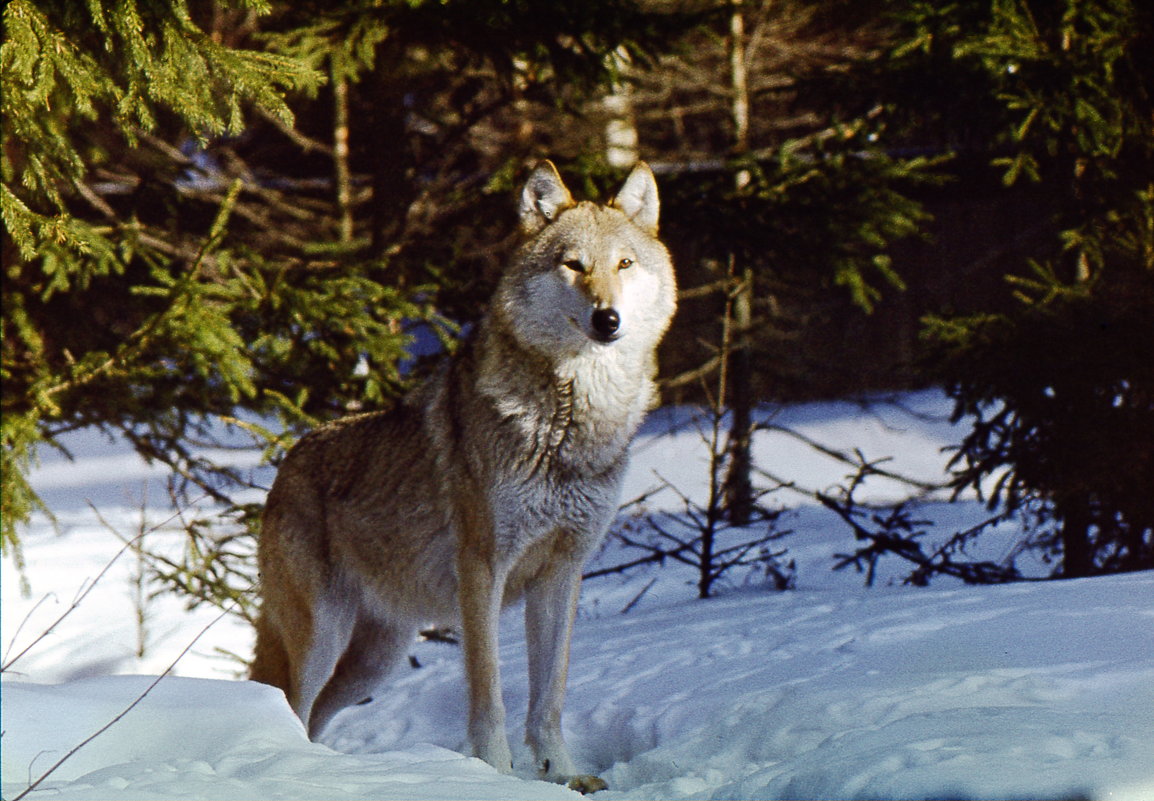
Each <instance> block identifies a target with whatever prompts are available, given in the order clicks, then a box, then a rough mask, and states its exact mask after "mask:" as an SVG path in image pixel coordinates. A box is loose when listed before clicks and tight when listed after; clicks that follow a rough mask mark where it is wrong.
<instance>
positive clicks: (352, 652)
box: [309, 614, 416, 739]
mask: <svg viewBox="0 0 1154 801" xmlns="http://www.w3.org/2000/svg"><path fill="white" fill-rule="evenodd" d="M415 637H416V629H415V628H414V627H413V626H410V625H406V624H398V623H392V622H389V623H386V622H383V621H380V620H377V619H374V618H370V617H366V616H365V615H363V614H362V615H361V616H359V617H358V618H357V622H356V625H355V626H354V627H353V633H352V637H351V639H350V640H349V643H348V647H347V648H346V649H345V652H344V654H343V655H342V656H341V659H340V661H339V662H338V663H337V666H336V670H334V671H333V674H332V677H331V678H330V679H329V680H328V683H327V684H325V687H324V690H322V691H321V694H320V695H319V696H318V697H317V700H316V703H315V704H314V705H313V710H312V717H311V718H310V719H309V737H310V738H312V739H316V737H317V735H319V734H320V733H321V732H322V731H323V730H324V727H325V726H326V725H327V724H328V722H329V721H330V720H332V719H333V716H335V715H336V714H337V712H339V711H341V710H342V709H344V708H345V707H346V706H351V705H353V704H356V703H360V702H361V701H364V700H365V699H366V698H369V697H370V696H371V695H372V693H373V691H374V690H375V689H376V688H377V686H378V685H379V684H380V683H381V682H382V681H384V680H385V679H386V678H387V677H388V675H389V674H390V673H392V671H393V670H394V669H395V668H396V667H397V665H399V664H400V663H401V662H402V661H403V660H404V658H405V656H406V654H407V649H408V647H409V645H411V644H412V642H413V639H414V638H415Z"/></svg>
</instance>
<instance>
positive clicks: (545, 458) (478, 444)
mask: <svg viewBox="0 0 1154 801" xmlns="http://www.w3.org/2000/svg"><path fill="white" fill-rule="evenodd" d="M657 218H658V198H657V185H656V183H655V181H654V179H653V174H652V172H651V171H650V170H649V168H648V167H647V166H645V165H644V164H640V165H638V166H637V167H636V168H635V169H634V170H633V172H632V173H631V174H630V175H629V177H628V178H627V180H626V181H625V184H624V186H623V187H622V189H621V191H620V192H619V193H618V194H617V196H616V197H615V198H614V199H613V200H612V201H611V202H610V203H608V204H605V205H598V204H594V203H590V202H581V203H576V202H574V201H573V198H572V197H571V196H570V194H569V191H568V190H567V189H566V188H565V185H564V184H563V183H562V181H561V178H560V176H559V175H558V174H557V171H556V169H555V168H554V167H553V165H552V164H550V163H549V162H544V163H542V164H541V165H539V166H538V167H537V168H536V169H535V170H534V171H533V173H532V174H531V175H530V177H529V179H528V181H527V183H526V185H525V188H524V190H523V192H522V196H521V202H520V222H521V229H522V232H523V234H524V242H523V244H522V245H521V246H520V248H519V249H518V251H517V252H516V254H515V256H514V257H513V258H512V260H511V263H510V265H509V266H508V269H507V270H506V271H505V273H504V275H503V276H502V278H501V279H500V281H499V283H498V286H497V289H496V292H495V295H494V297H493V299H492V303H491V305H490V308H489V311H488V314H487V316H486V317H485V318H484V319H483V321H482V322H481V323H480V324H479V326H478V328H477V331H476V333H475V336H473V337H472V338H471V339H470V340H469V341H468V342H466V343H465V344H464V345H462V349H461V350H460V351H459V352H458V353H457V354H456V356H455V357H454V358H452V359H449V360H447V361H446V363H445V364H444V365H443V366H442V368H441V370H440V371H439V372H438V373H437V374H435V375H434V376H433V377H432V378H431V379H430V380H429V381H427V382H426V383H425V385H424V386H423V387H421V388H420V389H418V390H417V391H415V392H414V393H413V395H412V396H410V397H408V398H407V399H405V400H404V401H403V402H402V403H401V404H399V405H398V407H397V408H395V409H393V410H390V411H388V412H384V413H377V414H367V415H361V416H357V417H351V418H348V419H345V420H340V421H337V422H335V423H333V424H330V425H327V426H324V427H322V428H319V429H317V430H316V431H314V432H312V433H311V434H309V435H308V436H306V437H304V438H302V439H301V440H300V442H298V443H297V445H296V446H295V447H294V448H293V449H292V450H291V451H290V453H289V454H288V456H287V457H286V459H285V461H284V463H283V465H282V466H281V468H280V472H279V474H278V476H277V478H276V481H275V483H274V485H273V488H272V491H271V492H270V493H269V496H268V503H267V507H266V509H265V513H264V519H263V530H262V533H261V538H260V547H259V563H260V571H261V582H262V590H261V592H262V596H263V600H262V607H261V614H260V617H259V620H258V624H257V641H256V656H255V659H254V662H253V665H252V678H253V679H255V680H257V681H261V682H265V683H267V684H272V685H275V686H277V687H280V688H282V689H283V690H284V691H285V693H286V695H287V697H288V700H289V703H290V704H291V705H292V707H293V709H294V710H295V711H296V713H297V715H299V716H300V718H301V720H302V721H304V722H305V724H306V725H307V727H308V731H309V735H310V737H315V736H317V735H318V734H319V733H320V732H321V730H322V729H323V728H324V726H325V724H326V723H328V722H329V720H330V719H331V718H332V717H333V715H334V714H336V712H338V711H339V710H340V709H341V708H343V707H345V706H348V705H350V704H353V703H356V702H358V701H361V700H363V699H365V698H366V697H368V696H370V694H371V693H372V692H373V691H374V689H375V688H376V687H377V685H378V684H379V683H380V682H381V681H382V680H383V679H384V678H385V677H386V676H387V674H388V673H389V672H390V670H391V669H392V668H394V667H395V666H396V665H397V664H398V663H400V662H402V661H403V660H404V658H405V656H406V651H407V648H408V646H409V645H410V644H411V642H412V640H413V638H414V636H415V634H416V632H417V630H418V628H419V627H420V626H423V625H426V624H444V625H454V626H459V627H460V629H461V631H462V635H463V646H464V659H465V672H466V678H467V682H468V691H469V706H470V708H469V721H468V736H469V741H470V743H471V746H472V749H473V752H474V754H475V755H476V756H478V757H480V758H481V759H484V760H485V761H486V762H488V763H489V764H491V765H493V766H494V767H496V768H497V769H498V770H501V771H506V772H508V771H511V770H512V760H511V752H510V749H509V743H508V740H507V737H506V731H505V709H504V706H503V704H502V700H501V684H500V675H499V665H498V658H497V619H498V615H499V613H500V611H501V608H502V607H503V606H504V605H507V604H509V603H512V602H514V601H516V600H518V599H521V598H524V600H525V627H526V641H527V644H528V652H529V653H528V656H529V692H530V701H529V713H528V718H527V721H526V742H527V743H528V745H529V746H530V748H531V750H532V752H533V755H534V759H535V762H536V767H537V769H538V771H539V773H540V775H541V776H543V777H545V778H548V779H551V780H554V781H559V782H570V783H571V784H573V786H578V787H583V788H585V789H591V788H595V787H599V786H604V783H603V782H601V780H600V779H597V778H596V777H580V776H579V775H578V773H577V770H576V768H575V766H574V764H573V760H572V759H571V757H570V755H569V752H568V749H567V748H566V746H565V743H564V740H563V739H562V735H561V709H562V704H563V698H564V693H565V680H566V672H567V669H568V656H569V639H570V634H571V632H572V626H573V617H574V612H575V610H576V606H577V596H578V591H579V585H580V581H581V568H582V565H583V563H584V562H585V560H586V558H587V557H588V556H589V555H590V553H591V552H592V551H593V550H594V549H595V548H596V547H597V546H598V545H599V544H600V543H601V541H602V539H603V538H604V536H605V532H606V529H607V528H608V526H609V524H610V522H611V521H612V519H613V517H614V515H615V513H616V510H617V507H618V504H619V495H620V487H621V480H622V475H623V473H624V471H625V466H626V456H627V454H626V451H627V448H628V446H629V443H630V441H631V439H632V438H633V435H634V434H635V432H636V431H637V427H638V425H639V424H640V423H641V420H642V418H643V416H644V415H645V412H646V411H647V410H648V408H649V407H650V406H651V405H652V402H653V400H654V384H653V381H654V377H655V373H656V357H655V349H656V347H657V344H658V342H659V341H660V339H661V337H662V336H663V334H664V333H665V330H666V328H667V327H668V326H669V322H670V319H671V317H672V316H673V312H674V306H675V297H676V287H675V282H674V275H673V267H672V264H671V263H670V259H669V254H668V252H667V251H666V249H665V247H664V246H663V245H662V244H661V243H660V241H658V239H657ZM574 779H576V780H577V781H576V783H575V784H574ZM583 779H588V780H590V781H583Z"/></svg>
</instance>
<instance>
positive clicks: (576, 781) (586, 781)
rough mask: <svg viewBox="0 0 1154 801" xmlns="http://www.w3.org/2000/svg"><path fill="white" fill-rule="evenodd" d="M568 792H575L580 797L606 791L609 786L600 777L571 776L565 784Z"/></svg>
mask: <svg viewBox="0 0 1154 801" xmlns="http://www.w3.org/2000/svg"><path fill="white" fill-rule="evenodd" d="M565 786H566V787H568V788H569V789H570V790H576V791H577V792H579V793H581V794H582V795H589V794H590V793H596V792H599V791H601V790H608V789H609V785H608V784H606V783H605V780H604V779H602V778H601V777H600V776H573V777H572V778H570V779H569V781H567V782H566V783H565Z"/></svg>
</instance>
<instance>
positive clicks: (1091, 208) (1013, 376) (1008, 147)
mask: <svg viewBox="0 0 1154 801" xmlns="http://www.w3.org/2000/svg"><path fill="white" fill-rule="evenodd" d="M968 5H969V8H970V12H971V15H970V16H969V17H968V18H966V19H961V20H958V19H955V21H956V22H959V23H965V24H960V25H959V26H958V27H957V28H955V30H956V31H961V34H962V35H960V36H958V37H957V38H956V40H955V42H954V44H953V47H952V48H951V49H950V50H949V51H948V53H947V55H948V56H949V58H950V59H952V61H953V62H954V64H955V65H957V66H960V67H961V68H962V69H963V70H964V71H965V72H967V73H968V74H970V75H975V76H979V79H978V81H977V82H975V83H974V84H972V85H971V88H970V96H971V97H973V96H974V95H978V98H979V102H981V103H982V104H983V105H985V106H987V107H994V108H995V109H996V115H995V116H994V119H995V120H998V121H999V122H1000V123H1001V127H1000V128H999V129H998V130H997V131H996V138H994V139H993V140H992V141H991V142H990V151H987V152H990V155H991V156H992V158H993V163H994V164H995V165H996V166H998V167H999V168H1000V169H1001V170H1002V171H1003V180H1004V182H1005V184H1006V185H1007V187H1015V186H1017V185H1019V184H1022V183H1027V182H1029V183H1035V184H1038V185H1040V186H1041V187H1042V188H1043V189H1044V194H1045V195H1046V197H1047V198H1048V208H1049V219H1048V220H1043V223H1044V224H1043V226H1042V227H1041V228H1039V229H1038V230H1036V231H1034V232H1033V233H1030V232H1023V233H1024V234H1026V235H1029V242H1030V252H1031V256H1030V258H1029V259H1028V261H1027V262H1026V263H1023V264H1020V265H1019V266H1018V269H1016V270H1015V271H1014V272H1013V273H1012V274H1010V275H1008V276H1007V281H1008V284H1009V289H1010V290H1011V291H1012V293H1013V300H1012V301H1011V302H1009V303H1006V304H999V306H1000V307H999V308H993V309H990V310H987V311H983V312H982V313H978V314H973V315H968V316H960V317H947V316H937V317H934V318H931V319H929V320H928V321H927V329H926V333H927V336H928V337H929V338H930V340H931V342H933V343H934V344H935V346H936V349H935V353H936V355H937V356H938V358H940V359H941V360H942V367H941V373H940V375H942V377H943V378H944V379H945V380H946V382H947V387H948V389H949V392H950V394H951V395H952V396H953V398H954V399H955V402H956V407H955V416H956V417H957V418H962V417H968V418H971V419H972V422H973V429H972V433H970V434H969V435H968V436H967V437H966V438H965V440H964V441H963V443H962V445H961V449H960V450H959V452H958V454H957V456H956V458H955V465H956V466H957V468H958V473H957V486H958V487H959V488H967V487H969V488H974V489H978V490H979V491H982V490H983V488H988V487H991V486H992V488H993V489H992V490H991V492H990V497H989V500H990V503H991V504H998V503H1004V504H1005V505H1006V507H1007V508H1008V509H1009V510H1023V511H1028V512H1030V513H1032V515H1033V516H1034V520H1035V522H1037V523H1040V524H1041V525H1040V528H1041V529H1042V531H1043V532H1048V534H1046V535H1045V536H1042V537H1040V538H1039V539H1040V541H1041V542H1042V543H1043V544H1045V545H1046V546H1047V547H1048V548H1049V549H1050V550H1052V552H1053V553H1054V554H1056V555H1057V556H1058V557H1059V558H1060V567H1059V569H1058V575H1061V576H1064V577H1075V576H1085V575H1091V574H1094V573H1098V572H1109V571H1120V570H1135V569H1147V568H1151V567H1154V492H1152V491H1151V488H1152V487H1154V358H1152V357H1151V353H1152V347H1154V179H1152V176H1154V133H1152V132H1151V129H1150V121H1151V119H1154V12H1152V11H1151V9H1150V8H1149V7H1147V5H1146V4H1143V3H1139V2H1132V1H1131V0H1099V1H1096V2H1072V1H1071V2H1062V3H1034V2H1026V1H1025V0H994V2H989V3H972V4H968ZM975 9H976V10H980V11H981V13H974V12H975ZM924 21H925V19H924V18H923V20H922V22H923V23H924ZM975 89H981V90H984V91H985V94H980V93H978V92H975V91H974V90H975ZM1008 300H1009V299H1008Z"/></svg>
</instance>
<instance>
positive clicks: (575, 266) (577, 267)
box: [561, 259, 585, 273]
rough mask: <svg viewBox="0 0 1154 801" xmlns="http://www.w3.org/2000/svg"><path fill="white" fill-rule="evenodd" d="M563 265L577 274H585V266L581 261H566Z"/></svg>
mask: <svg viewBox="0 0 1154 801" xmlns="http://www.w3.org/2000/svg"><path fill="white" fill-rule="evenodd" d="M561 264H563V265H564V266H566V267H568V268H569V269H570V270H572V271H573V272H575V273H583V272H585V265H584V264H582V263H581V260H580V259H566V260H565V261H563V262H561Z"/></svg>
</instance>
